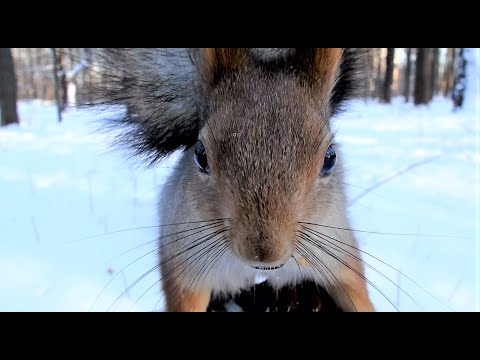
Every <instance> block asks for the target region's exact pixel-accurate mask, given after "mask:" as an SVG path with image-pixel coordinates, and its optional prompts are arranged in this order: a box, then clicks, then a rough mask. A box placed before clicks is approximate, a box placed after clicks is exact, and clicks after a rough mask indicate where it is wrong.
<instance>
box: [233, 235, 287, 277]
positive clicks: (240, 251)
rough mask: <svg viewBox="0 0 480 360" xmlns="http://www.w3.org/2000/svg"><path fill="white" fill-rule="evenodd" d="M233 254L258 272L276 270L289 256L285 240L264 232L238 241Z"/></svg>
mask: <svg viewBox="0 0 480 360" xmlns="http://www.w3.org/2000/svg"><path fill="white" fill-rule="evenodd" d="M235 250H236V251H235ZM234 252H236V253H237V256H238V257H239V258H241V259H242V260H244V261H245V262H247V263H248V264H249V265H250V266H252V267H254V268H256V269H260V270H274V269H278V268H280V267H282V266H283V265H284V264H285V263H286V262H287V260H288V258H289V257H290V256H291V250H290V243H289V241H287V239H286V238H284V237H283V236H282V237H280V236H275V235H271V234H266V233H264V232H252V233H249V234H248V235H246V236H244V237H243V238H241V239H238V242H237V244H236V246H234Z"/></svg>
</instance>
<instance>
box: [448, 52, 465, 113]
mask: <svg viewBox="0 0 480 360" xmlns="http://www.w3.org/2000/svg"><path fill="white" fill-rule="evenodd" d="M466 67H467V61H466V59H465V56H464V51H463V48H461V49H460V51H459V52H458V56H457V63H456V66H455V82H454V86H453V91H452V99H453V105H454V107H455V108H459V107H461V106H462V105H463V98H464V94H465V85H466V84H465V82H466V79H465V75H466V74H465V72H466Z"/></svg>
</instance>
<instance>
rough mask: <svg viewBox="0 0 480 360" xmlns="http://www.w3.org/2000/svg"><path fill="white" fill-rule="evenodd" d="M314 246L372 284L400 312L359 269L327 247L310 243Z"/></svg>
mask: <svg viewBox="0 0 480 360" xmlns="http://www.w3.org/2000/svg"><path fill="white" fill-rule="evenodd" d="M310 243H311V244H312V245H314V246H315V247H317V248H318V249H320V250H322V251H323V252H324V253H325V254H327V255H329V256H331V257H332V258H333V259H335V260H337V261H338V262H339V263H341V264H342V265H344V266H345V267H347V268H348V269H349V270H351V271H352V272H353V273H354V274H356V275H357V276H358V277H360V278H361V279H362V280H364V281H366V282H367V283H368V284H370V285H371V286H372V287H373V288H374V289H375V290H377V291H378V292H379V293H380V294H381V295H382V296H383V297H384V298H385V299H386V300H387V301H388V302H389V303H390V304H391V305H392V306H393V307H394V308H395V310H396V311H398V312H399V310H398V308H397V307H396V306H395V305H394V304H393V302H392V301H391V300H390V299H389V298H388V297H387V296H386V295H385V294H384V293H383V292H382V291H381V290H380V289H379V288H378V287H377V286H376V285H375V284H374V283H373V282H372V281H370V280H369V279H368V278H367V277H366V276H364V275H363V274H362V273H360V272H359V271H358V270H357V269H355V268H353V267H352V266H351V265H350V264H349V263H347V262H346V261H345V260H343V259H341V258H340V257H338V256H337V255H335V254H334V253H332V252H331V251H330V250H328V249H327V248H326V247H324V246H323V245H320V244H315V243H313V242H310Z"/></svg>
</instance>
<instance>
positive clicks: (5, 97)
mask: <svg viewBox="0 0 480 360" xmlns="http://www.w3.org/2000/svg"><path fill="white" fill-rule="evenodd" d="M0 111H1V113H2V116H1V122H0V125H1V126H5V125H9V124H18V114H17V78H16V76H15V65H14V64H13V56H12V51H11V49H10V48H0Z"/></svg>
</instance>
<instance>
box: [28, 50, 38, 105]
mask: <svg viewBox="0 0 480 360" xmlns="http://www.w3.org/2000/svg"><path fill="white" fill-rule="evenodd" d="M27 55H28V66H29V68H30V69H29V71H28V73H29V75H30V89H31V93H30V95H31V98H32V99H36V98H37V96H38V94H37V86H36V85H35V61H33V49H32V48H27Z"/></svg>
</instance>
